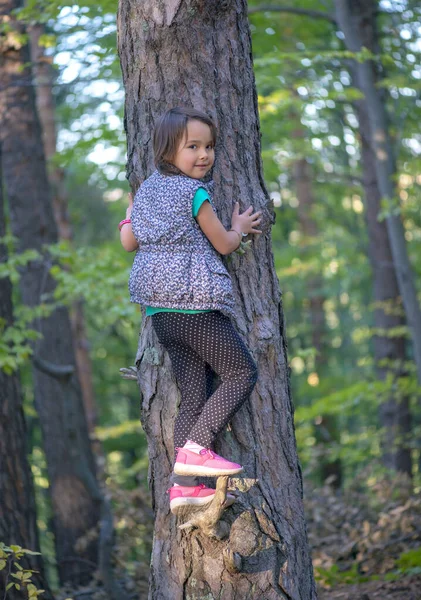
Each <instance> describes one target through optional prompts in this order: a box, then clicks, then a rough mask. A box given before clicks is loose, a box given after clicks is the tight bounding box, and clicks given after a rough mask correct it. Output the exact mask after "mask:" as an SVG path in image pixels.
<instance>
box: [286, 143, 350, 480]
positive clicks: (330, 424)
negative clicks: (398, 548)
mask: <svg viewBox="0 0 421 600" xmlns="http://www.w3.org/2000/svg"><path fill="white" fill-rule="evenodd" d="M293 135H294V134H293ZM301 135H302V133H300V132H299V131H297V132H296V133H295V137H299V136H301ZM294 179H295V183H296V189H297V199H298V203H299V204H298V218H299V221H300V228H301V231H302V232H303V234H304V236H305V237H306V238H307V239H308V240H309V241H310V240H311V239H312V238H313V239H315V238H316V236H318V235H319V231H318V226H317V223H316V221H315V220H314V218H313V217H312V208H313V206H314V195H313V190H312V185H311V182H312V179H311V173H310V166H309V164H308V162H307V160H306V159H305V158H299V159H298V160H296V161H295V164H294ZM322 287H323V281H322V278H321V276H320V274H316V275H313V276H312V277H311V278H310V279H309V281H308V287H307V290H308V302H309V307H308V310H309V316H310V323H311V341H312V346H313V348H315V349H316V351H317V354H316V359H315V367H316V371H317V374H318V375H319V378H322V377H323V375H324V367H325V366H326V356H327V348H326V335H327V332H326V319H325V311H324V308H323V304H324V301H325V299H326V298H325V297H324V296H323V294H322V293H321V292H320V290H321V289H322ZM314 430H315V437H316V441H317V445H318V448H319V456H318V458H319V470H320V477H321V480H322V482H324V481H326V480H327V479H328V478H329V480H330V484H331V485H332V487H333V488H336V489H338V488H340V487H341V485H342V465H341V461H340V459H339V458H336V459H332V458H331V456H330V450H331V447H332V444H335V445H336V446H338V445H339V444H340V431H339V428H338V424H337V418H336V417H335V416H334V415H320V416H319V418H318V420H317V423H315V425H314Z"/></svg>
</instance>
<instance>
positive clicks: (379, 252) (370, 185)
mask: <svg viewBox="0 0 421 600" xmlns="http://www.w3.org/2000/svg"><path fill="white" fill-rule="evenodd" d="M369 17H370V18H368V19H365V20H364V27H362V29H361V36H362V41H363V44H364V47H366V48H368V49H369V50H371V51H372V52H373V53H374V54H379V53H380V46H379V43H378V35H377V28H376V21H375V18H374V16H373V14H372V13H371V12H369ZM356 69H357V67H356V64H355V63H352V65H351V75H352V77H353V79H354V80H355V81H356V80H357V73H356ZM374 77H375V78H376V79H378V75H377V74H376V72H375V71H374ZM383 101H384V98H383ZM355 108H356V112H357V116H358V121H359V132H360V136H361V153H362V160H361V166H362V170H363V186H364V191H365V204H366V212H365V215H366V222H367V229H368V238H369V246H368V252H369V258H370V263H371V267H372V270H373V300H374V302H375V303H376V305H377V306H376V308H375V310H374V326H375V328H376V329H378V330H380V331H385V332H392V330H393V329H394V328H396V327H400V326H402V325H405V316H404V314H403V313H404V310H403V306H402V302H401V297H400V294H399V285H398V280H397V276H396V270H395V265H394V261H393V256H392V250H391V247H390V241H389V234H388V230H387V226H386V223H385V221H384V220H381V221H379V219H378V216H379V214H380V211H381V193H380V189H379V185H378V180H377V174H376V165H375V163H376V157H375V153H374V150H373V147H372V144H371V136H370V133H369V132H370V117H369V113H368V110H367V106H366V100H365V99H363V100H359V101H357V102H355ZM373 346H374V360H375V365H376V367H375V368H376V373H377V377H378V378H379V379H380V380H382V381H384V380H385V379H386V378H387V377H388V376H389V375H392V377H393V379H396V378H399V377H400V376H402V375H404V374H405V371H404V362H405V360H406V341H405V338H404V337H403V336H401V337H398V336H395V335H385V336H382V335H376V336H374V338H373ZM379 416H380V422H381V424H382V427H383V429H384V432H385V434H384V440H383V444H382V446H383V462H384V464H385V466H387V467H388V468H390V469H393V470H395V471H400V472H403V473H406V474H407V475H409V476H410V477H412V457H411V450H410V448H409V447H408V439H409V436H410V434H411V414H410V407H409V399H408V397H403V398H398V399H396V392H394V391H392V392H391V394H390V398H389V399H388V400H387V401H386V402H384V403H383V404H382V405H381V407H380V410H379Z"/></svg>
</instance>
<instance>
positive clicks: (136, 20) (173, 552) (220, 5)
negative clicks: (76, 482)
mask: <svg viewBox="0 0 421 600" xmlns="http://www.w3.org/2000/svg"><path fill="white" fill-rule="evenodd" d="M246 12H247V7H246V3H245V1H244V0H233V1H232V2H230V3H228V2H222V1H221V2H217V3H206V2H203V1H200V0H187V1H186V2H181V0H175V1H173V0H160V1H156V0H148V1H146V2H143V3H137V4H133V3H131V2H129V1H128V0H121V2H120V8H119V15H118V38H119V52H120V59H121V64H122V70H123V77H124V84H125V89H126V110H125V124H126V130H127V136H128V178H129V181H130V182H131V184H132V187H134V188H137V186H138V184H139V181H141V180H142V179H144V178H145V177H147V176H148V175H150V174H151V172H152V169H153V162H152V147H151V132H152V129H153V125H154V123H155V121H156V119H157V117H158V116H159V115H160V114H162V112H163V111H164V110H165V109H166V108H168V107H170V106H174V105H180V104H184V105H189V106H194V107H196V108H198V109H201V110H204V111H206V112H208V113H209V114H210V115H212V117H213V118H214V119H215V121H216V123H217V126H218V129H219V136H220V138H219V143H218V145H217V148H216V155H217V160H216V166H215V185H216V193H215V199H216V204H217V207H218V211H219V214H220V216H221V218H222V220H223V222H224V223H225V224H226V225H229V223H230V217H231V213H232V208H233V202H234V201H235V200H237V199H238V200H240V203H241V206H242V209H245V208H246V207H247V206H249V204H251V203H252V204H253V206H254V207H255V209H258V210H260V209H261V210H263V213H264V224H263V229H264V233H263V235H262V236H260V238H259V239H256V240H254V241H253V244H252V248H251V250H250V251H249V252H248V253H247V255H246V256H244V257H238V256H233V257H232V258H231V260H230V263H229V268H230V272H231V275H232V278H233V283H234V287H235V292H236V299H237V306H238V314H237V319H236V326H237V328H238V331H239V333H240V334H241V335H242V336H243V337H244V339H245V340H246V341H247V343H248V346H249V347H250V348H251V351H252V352H253V354H254V357H255V359H256V361H257V363H258V367H259V381H258V383H257V386H256V389H255V392H254V393H253V395H252V398H251V400H250V401H249V402H248V403H247V404H246V405H245V406H244V407H243V408H242V409H241V411H240V412H239V413H237V415H236V416H235V417H234V419H233V421H232V423H231V426H230V427H229V428H228V430H227V431H226V432H225V433H224V435H222V436H221V437H220V439H219V440H218V443H217V451H220V452H221V453H222V454H223V455H226V456H229V457H231V458H232V459H233V460H236V461H238V462H240V463H241V464H243V465H244V468H245V477H244V478H243V479H240V478H239V479H236V483H237V485H238V486H239V488H240V489H241V490H242V494H241V500H240V501H239V502H238V503H237V504H234V506H233V507H232V508H230V509H229V510H228V511H227V512H226V513H224V521H225V522H226V523H227V524H228V525H229V537H228V539H223V540H218V539H212V538H208V537H206V536H205V535H204V534H202V533H200V531H199V530H193V531H192V532H191V531H190V532H189V533H187V534H186V533H184V530H183V532H181V531H180V530H179V529H178V528H177V522H176V519H175V517H174V516H172V515H171V514H170V511H169V500H168V497H167V496H166V494H165V490H166V489H167V487H168V478H169V474H170V470H171V467H172V455H173V449H172V441H173V423H174V415H175V411H176V400H177V390H176V386H175V383H174V379H173V378H172V375H171V369H170V363H169V358H168V356H167V354H166V353H165V352H163V349H162V347H161V346H160V345H159V343H158V341H157V339H156V337H155V335H154V332H153V330H152V328H151V325H150V319H144V320H143V323H142V332H141V338H140V344H139V349H138V355H137V364H138V368H139V371H138V376H139V383H140V388H141V392H142V415H143V417H142V420H143V425H144V427H145V431H146V434H147V437H148V444H149V458H150V486H151V490H152V496H153V504H154V510H155V513H156V522H155V532H154V545H153V551H152V561H151V578H150V594H149V597H150V599H168V600H181V599H182V598H185V599H187V598H189V599H190V600H199V599H204V598H205V597H206V598H207V599H209V600H211V599H213V598H215V599H216V598H224V600H231V599H241V600H248V599H253V600H254V599H255V600H262V599H263V598H264V599H265V600H271V599H274V598H288V599H291V600H292V599H293V600H307V599H308V600H310V599H311V600H313V599H315V598H316V591H315V584H314V580H313V574H312V565H311V560H310V553H309V548H308V543H307V536H306V526H305V521H304V514H303V504H302V481H301V472H300V467H299V463H298V460H297V451H296V445H295V437H294V426H293V406H292V401H291V393H290V386H289V372H288V366H287V353H286V339H285V325H284V316H283V311H282V303H281V297H280V292H279V286H278V281H277V278H276V274H275V269H274V265H273V255H272V250H271V240H270V227H271V224H272V222H273V211H272V206H271V204H270V203H269V201H268V196H267V192H266V189H265V186H264V182H263V179H262V165H261V158H260V143H259V140H260V132H259V121H258V113H257V97H256V92H255V84H254V76H253V68H252V58H251V40H250V33H249V29H248V23H247V14H246ZM227 557H231V558H230V559H227ZM233 557H234V560H232V559H233Z"/></svg>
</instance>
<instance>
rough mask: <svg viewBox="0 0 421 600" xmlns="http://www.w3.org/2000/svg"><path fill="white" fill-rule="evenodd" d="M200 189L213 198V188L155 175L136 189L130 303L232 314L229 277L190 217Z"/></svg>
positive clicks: (167, 176)
mask: <svg viewBox="0 0 421 600" xmlns="http://www.w3.org/2000/svg"><path fill="white" fill-rule="evenodd" d="M199 187H203V188H205V189H206V191H207V192H208V194H209V196H210V197H212V189H213V182H209V183H204V182H203V181H202V180H199V179H192V178H190V177H187V176H186V175H162V174H161V173H160V172H159V171H154V173H153V174H152V175H151V176H150V177H149V178H148V179H147V180H146V181H145V182H144V183H143V184H142V185H141V186H140V188H139V189H138V191H137V193H136V196H135V199H134V203H133V211H132V215H131V221H132V230H133V234H134V236H135V238H136V240H137V241H138V242H139V249H138V251H137V252H136V256H135V259H134V262H133V267H132V270H131V273H130V279H129V291H130V300H131V301H132V302H137V303H139V304H143V305H146V306H154V307H161V308H176V309H181V310H220V311H221V312H223V313H225V314H227V315H234V314H235V312H234V297H233V293H232V285H231V278H230V276H229V274H228V271H227V270H226V269H225V267H224V265H223V263H222V261H221V258H220V256H219V254H218V253H217V252H216V250H215V249H214V248H213V246H212V245H211V243H210V242H209V240H208V239H207V237H206V236H205V235H204V233H203V232H202V230H201V229H200V227H199V225H198V224H197V222H196V220H195V219H194V218H193V216H192V202H193V197H194V195H195V193H196V191H197V190H198V188H199ZM211 204H212V208H213V210H214V211H215V207H214V206H213V203H212V202H211ZM215 212H216V211H215Z"/></svg>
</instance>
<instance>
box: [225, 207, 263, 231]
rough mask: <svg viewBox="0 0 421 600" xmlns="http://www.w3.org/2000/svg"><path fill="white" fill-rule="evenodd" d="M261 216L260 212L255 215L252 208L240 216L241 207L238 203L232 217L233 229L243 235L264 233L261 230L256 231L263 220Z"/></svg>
mask: <svg viewBox="0 0 421 600" xmlns="http://www.w3.org/2000/svg"><path fill="white" fill-rule="evenodd" d="M261 215H262V213H261V212H260V211H259V212H255V213H253V207H252V206H249V207H248V209H247V210H245V211H244V212H243V213H241V214H240V205H239V203H238V202H236V203H235V206H234V211H233V213H232V217H231V227H232V229H235V230H236V231H238V232H241V233H262V232H261V230H260V229H256V227H257V225H259V223H260V221H261V220H262V219H261Z"/></svg>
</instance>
